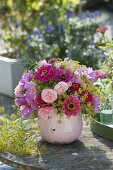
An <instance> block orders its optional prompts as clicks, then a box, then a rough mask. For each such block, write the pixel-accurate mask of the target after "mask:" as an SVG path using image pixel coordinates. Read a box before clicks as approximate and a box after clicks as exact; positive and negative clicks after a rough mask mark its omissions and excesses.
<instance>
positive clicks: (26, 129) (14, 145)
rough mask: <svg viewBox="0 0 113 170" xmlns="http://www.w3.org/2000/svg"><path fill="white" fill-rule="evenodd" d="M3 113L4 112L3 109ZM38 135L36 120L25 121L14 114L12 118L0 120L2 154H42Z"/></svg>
mask: <svg viewBox="0 0 113 170" xmlns="http://www.w3.org/2000/svg"><path fill="white" fill-rule="evenodd" d="M1 111H3V109H2V108H1V109H0V112H1ZM38 135H39V131H38V127H37V120H35V119H23V118H21V117H20V116H17V115H15V114H12V115H11V117H10V118H7V117H6V115H4V116H2V117H1V118H0V152H5V153H7V152H10V153H14V154H18V155H25V154H35V155H36V154H40V150H41V148H40V149H39V145H38V141H37V137H38ZM42 150H44V148H42Z"/></svg>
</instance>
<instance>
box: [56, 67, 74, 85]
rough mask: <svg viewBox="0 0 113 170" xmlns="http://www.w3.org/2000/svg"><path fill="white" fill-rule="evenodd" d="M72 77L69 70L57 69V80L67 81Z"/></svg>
mask: <svg viewBox="0 0 113 170" xmlns="http://www.w3.org/2000/svg"><path fill="white" fill-rule="evenodd" d="M72 78H73V75H72V74H71V72H70V71H69V70H65V69H62V68H60V69H58V70H57V79H58V80H59V81H64V82H69V81H71V80H72Z"/></svg>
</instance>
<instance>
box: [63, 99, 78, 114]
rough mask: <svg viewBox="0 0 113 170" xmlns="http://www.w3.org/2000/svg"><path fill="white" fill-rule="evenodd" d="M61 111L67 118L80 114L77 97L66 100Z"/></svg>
mask: <svg viewBox="0 0 113 170" xmlns="http://www.w3.org/2000/svg"><path fill="white" fill-rule="evenodd" d="M62 109H63V111H64V112H65V114H66V115H67V116H72V115H73V116H76V115H77V114H78V113H80V112H81V105H80V101H79V99H78V97H77V96H71V97H69V98H66V99H65V100H64V102H63V104H62Z"/></svg>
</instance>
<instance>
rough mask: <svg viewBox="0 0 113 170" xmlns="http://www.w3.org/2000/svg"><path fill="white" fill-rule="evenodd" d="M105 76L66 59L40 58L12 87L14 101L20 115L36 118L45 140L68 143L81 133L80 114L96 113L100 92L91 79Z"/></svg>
mask: <svg viewBox="0 0 113 170" xmlns="http://www.w3.org/2000/svg"><path fill="white" fill-rule="evenodd" d="M105 76H106V73H105V72H104V71H102V70H97V71H93V69H92V68H87V67H86V66H83V65H80V64H79V63H78V62H77V61H73V60H68V59H67V58H66V59H64V61H62V60H60V59H54V58H53V59H50V60H48V61H46V60H43V61H39V63H38V65H37V67H36V68H34V69H33V70H28V71H26V72H25V73H24V74H23V76H22V78H21V80H20V81H19V84H18V85H17V87H16V88H15V96H16V99H15V103H16V105H17V106H18V107H19V109H20V110H21V115H22V117H32V116H33V115H36V117H38V124H39V126H40V132H41V136H42V138H43V139H44V140H45V141H48V142H50V143H60V144H63V143H70V142H73V141H74V140H76V139H77V138H78V137H79V135H80V133H81V130H82V116H81V115H82V114H83V115H85V116H86V117H89V118H90V117H93V115H94V114H95V113H96V112H98V109H99V106H100V103H101V98H102V94H101V92H100V90H99V89H98V87H96V86H95V85H94V82H95V81H97V80H98V79H101V78H103V77H105Z"/></svg>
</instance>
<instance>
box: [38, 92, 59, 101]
mask: <svg viewBox="0 0 113 170" xmlns="http://www.w3.org/2000/svg"><path fill="white" fill-rule="evenodd" d="M41 97H42V100H43V101H44V102H46V103H53V102H54V101H55V100H56V99H57V92H56V91H55V90H53V89H44V90H43V91H42V93H41Z"/></svg>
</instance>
